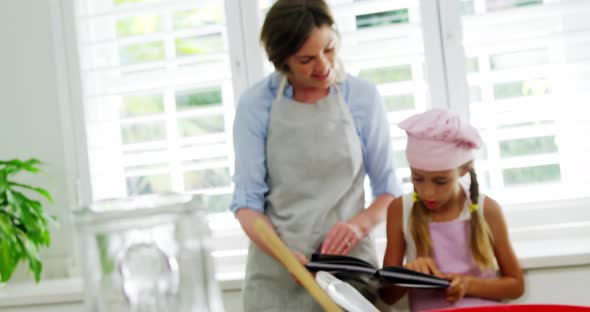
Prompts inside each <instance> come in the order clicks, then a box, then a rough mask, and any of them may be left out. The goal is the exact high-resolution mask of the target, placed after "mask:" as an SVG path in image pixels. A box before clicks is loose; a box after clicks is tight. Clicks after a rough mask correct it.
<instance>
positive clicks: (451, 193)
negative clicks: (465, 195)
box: [411, 168, 464, 211]
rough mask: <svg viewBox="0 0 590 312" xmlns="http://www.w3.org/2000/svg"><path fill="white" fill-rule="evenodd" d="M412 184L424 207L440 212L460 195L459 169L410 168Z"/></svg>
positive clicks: (460, 173)
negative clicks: (427, 169)
mask: <svg viewBox="0 0 590 312" xmlns="http://www.w3.org/2000/svg"><path fill="white" fill-rule="evenodd" d="M411 172H412V183H413V184H414V188H415V189H416V192H417V193H418V196H419V197H420V200H422V202H423V203H424V205H425V206H426V207H427V208H428V209H430V210H432V211H442V210H445V209H446V207H447V206H446V205H447V204H448V203H449V202H452V200H453V199H455V198H456V196H457V195H459V194H460V192H461V188H460V186H459V178H460V177H461V175H462V174H464V173H462V172H460V169H452V170H445V171H424V170H419V169H414V168H411Z"/></svg>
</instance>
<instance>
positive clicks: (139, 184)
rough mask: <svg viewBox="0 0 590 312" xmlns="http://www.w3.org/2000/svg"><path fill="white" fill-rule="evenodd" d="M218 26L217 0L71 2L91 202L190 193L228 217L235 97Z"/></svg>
mask: <svg viewBox="0 0 590 312" xmlns="http://www.w3.org/2000/svg"><path fill="white" fill-rule="evenodd" d="M225 20H226V18H225V11H224V3H223V1H204V2H203V1H197V2H195V1H174V2H172V1H148V0H85V1H80V2H79V3H78V5H77V7H76V24H77V27H78V44H79V51H80V59H81V69H80V70H81V72H82V78H83V81H84V90H83V92H84V94H83V97H84V102H85V108H86V112H87V113H86V125H87V129H88V131H87V132H88V138H87V140H88V146H89V151H88V154H89V161H90V176H91V180H92V191H93V196H92V198H93V199H94V200H97V199H102V198H109V197H121V196H131V195H136V194H147V193H158V192H170V191H174V192H190V193H194V194H199V195H201V196H203V198H204V201H205V203H206V204H207V207H209V209H210V211H211V212H218V211H225V210H227V209H226V207H227V205H228V204H229V200H230V194H231V192H232V186H231V178H230V155H231V141H230V137H229V136H228V134H227V133H228V132H227V129H229V128H230V127H231V123H232V113H233V107H234V100H233V99H234V89H233V87H232V75H231V71H230V67H229V55H228V53H227V51H228V44H227V41H228V39H227V27H226V21H225ZM205 73H206V74H205Z"/></svg>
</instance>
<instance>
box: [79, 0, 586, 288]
mask: <svg viewBox="0 0 590 312" xmlns="http://www.w3.org/2000/svg"><path fill="white" fill-rule="evenodd" d="M273 2H274V1H272V0H258V1H252V2H249V1H248V2H244V1H237V0H235V1H234V0H212V1H196V2H195V1H190V0H81V1H76V2H75V3H76V7H75V25H76V29H77V34H78V40H77V45H78V52H79V55H80V65H81V66H80V68H79V70H80V72H81V74H82V78H83V96H82V97H83V102H84V107H85V112H86V114H85V125H86V128H87V138H86V140H87V142H88V144H87V145H88V155H89V167H90V170H89V171H90V172H89V176H90V179H91V182H92V193H93V194H92V199H93V200H97V199H102V198H108V197H121V196H130V195H135V194H146V193H156V192H167V191H176V192H189V193H192V194H198V195H201V196H202V197H203V198H204V202H205V204H206V206H207V208H208V209H209V212H210V214H209V218H210V225H211V227H212V228H213V230H214V231H213V232H214V233H213V234H214V239H215V252H214V257H215V259H216V261H217V269H218V276H219V277H220V278H222V279H227V278H235V277H240V276H241V275H242V274H243V270H244V263H245V257H246V253H247V244H248V241H247V238H246V237H245V235H244V234H243V232H242V230H241V229H240V228H239V226H238V224H237V222H236V221H235V219H234V218H233V216H231V214H230V213H229V212H228V211H227V209H228V207H229V203H230V200H231V193H232V189H233V185H232V182H231V175H232V173H233V172H232V171H233V168H232V166H233V160H232V157H233V156H232V150H231V131H230V130H231V126H232V122H233V112H234V107H235V99H236V98H237V95H238V94H240V93H241V92H242V91H243V90H244V89H245V88H246V87H248V86H249V85H251V84H253V83H254V82H255V81H257V80H258V79H261V78H262V77H263V76H264V75H265V74H266V73H269V72H270V71H272V70H273V69H272V65H271V64H270V63H269V62H265V61H264V60H265V59H266V58H265V56H264V54H263V50H262V48H260V47H259V45H258V37H257V34H258V33H259V30H260V27H261V24H262V20H263V17H264V15H265V13H266V11H267V10H268V8H269V7H270V5H271V4H272V3H273ZM328 3H329V4H330V6H331V8H332V11H333V13H334V17H335V19H336V23H337V27H338V30H339V31H340V33H341V35H342V49H341V54H340V57H341V59H342V61H343V63H344V66H345V69H346V70H347V72H349V73H351V74H352V75H357V76H360V77H362V78H365V79H367V80H370V81H372V82H373V83H375V84H376V85H377V87H378V89H379V91H380V93H381V95H382V96H383V98H384V103H385V106H386V110H387V112H388V113H387V114H388V119H389V121H390V123H391V139H392V140H393V145H394V148H395V154H394V161H395V163H396V166H397V171H398V176H399V177H400V178H401V179H402V180H403V182H404V189H405V190H406V191H409V190H410V189H411V184H410V180H409V169H408V168H407V167H408V164H407V161H406V159H405V151H404V150H403V148H404V147H405V144H406V136H405V133H404V132H403V131H401V130H400V129H399V128H398V127H397V123H398V122H399V121H401V120H402V119H404V118H406V117H408V116H409V115H411V114H414V113H416V112H421V111H424V110H426V109H428V108H430V107H434V106H439V107H440V106H448V107H451V108H452V109H454V110H457V111H459V112H461V113H462V114H464V115H465V117H468V118H470V119H471V121H472V122H473V124H474V125H476V126H478V127H479V128H480V130H481V133H482V136H483V138H484V146H483V147H482V148H481V149H480V150H479V152H478V156H477V158H478V160H477V162H476V166H477V170H478V176H479V180H480V184H481V185H482V187H483V188H484V189H485V190H486V192H487V193H491V195H492V196H494V197H495V198H496V199H498V201H499V202H501V203H502V204H503V205H504V206H505V208H506V209H507V211H508V212H511V211H513V210H516V209H517V208H515V207H517V206H518V205H519V204H528V206H527V207H529V208H530V207H532V208H530V209H538V210H535V211H540V210H541V209H540V208H538V207H541V206H540V205H542V203H543V202H544V201H548V200H560V201H570V200H576V199H578V200H581V201H583V202H584V203H587V202H588V195H587V194H588V192H587V188H588V186H590V178H589V177H588V174H587V172H588V169H589V166H588V165H587V161H586V160H587V159H588V158H589V156H590V143H588V142H586V141H584V140H583V139H580V133H586V132H590V117H589V116H590V112H589V110H590V108H588V107H589V106H588V105H587V104H588V103H590V101H588V100H589V99H590V91H589V90H588V88H587V86H588V85H589V82H590V66H589V65H590V20H589V19H588V18H585V17H587V16H590V5H589V4H588V3H587V1H584V0H450V1H447V0H436V1H420V0H400V1H389V0H328ZM423 20H424V21H428V22H427V23H422V21H423ZM457 38H459V39H460V40H456V39H457ZM230 46H233V48H231V49H230ZM243 64H246V66H243ZM367 194H370V192H367ZM543 211H549V212H553V214H555V209H553V210H551V209H545V210H543ZM566 214H567V218H566V217H560V218H558V219H555V218H552V217H551V216H549V215H548V216H545V217H543V218H540V219H542V220H551V222H572V221H575V220H576V218H577V217H578V216H579V215H580V214H576V213H575V211H573V210H572V211H569V212H567V213H566ZM508 221H509V222H510V221H511V219H510V218H508ZM530 222H534V221H530ZM523 224H524V223H522V224H521V223H518V222H516V223H515V222H512V224H510V225H511V226H522V225H523ZM529 224H532V223H529ZM533 225H535V224H533ZM383 243H384V239H383V238H381V241H380V242H378V245H379V244H380V246H381V247H382V246H383Z"/></svg>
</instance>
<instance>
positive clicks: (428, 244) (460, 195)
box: [382, 109, 524, 311]
mask: <svg viewBox="0 0 590 312" xmlns="http://www.w3.org/2000/svg"><path fill="white" fill-rule="evenodd" d="M399 127H400V128H402V129H404V130H406V132H407V134H408V144H407V148H406V155H407V158H408V163H409V165H410V169H411V175H412V183H413V184H414V192H413V193H411V194H407V195H405V196H403V197H399V198H397V199H396V200H395V201H394V202H393V203H392V204H391V205H390V207H389V211H388V216H387V249H386V251H385V258H384V263H383V266H389V265H396V266H401V265H402V263H403V259H404V256H405V258H406V265H405V266H406V267H407V268H409V269H412V270H416V271H419V272H423V273H428V274H434V275H436V276H440V277H444V278H447V279H449V280H450V281H451V286H450V287H449V288H448V289H446V290H428V289H410V290H407V291H408V294H409V303H410V309H411V310H412V311H424V310H431V309H445V308H452V307H461V306H475V305H492V304H499V303H500V300H502V299H513V298H518V297H520V296H521V295H522V293H523V291H524V282H523V277H522V272H521V269H520V266H519V264H518V260H517V259H516V256H515V254H514V251H513V250H512V247H511V245H510V241H509V239H508V231H507V228H506V223H505V222H504V217H503V216H502V212H501V209H500V206H499V205H498V203H497V202H496V201H494V200H493V199H492V198H490V197H487V196H485V195H484V194H481V193H480V192H479V188H478V182H477V177H476V175H475V171H474V170H473V153H472V151H473V150H474V149H476V148H478V147H479V146H480V144H481V138H480V136H479V134H478V133H477V130H476V129H475V128H474V127H472V126H471V125H469V124H467V123H464V122H463V121H461V120H460V118H459V117H458V116H456V115H453V114H451V113H449V112H448V111H447V110H443V109H433V110H430V111H428V112H425V113H422V114H418V115H414V116H412V117H410V118H408V119H406V120H404V121H403V122H401V123H400V124H399ZM467 173H468V174H469V176H470V178H471V183H470V184H469V186H465V185H463V184H462V183H461V182H460V178H461V177H462V176H464V175H465V174H467ZM405 293H406V289H403V288H399V287H393V286H392V287H390V288H388V289H384V290H383V291H382V296H383V299H384V300H385V301H386V302H388V303H390V304H391V303H394V302H396V301H397V300H398V299H399V298H401V297H402V296H403V295H404V294H405Z"/></svg>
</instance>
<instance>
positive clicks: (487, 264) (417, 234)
mask: <svg viewBox="0 0 590 312" xmlns="http://www.w3.org/2000/svg"><path fill="white" fill-rule="evenodd" d="M465 166H470V167H471V163H468V164H466V165H464V166H462V167H465ZM469 176H470V178H471V185H470V187H469V197H470V199H471V202H472V203H473V204H477V203H478V200H479V183H478V182H477V175H476V174H475V170H474V169H473V167H471V168H470V169H469ZM414 192H415V190H414ZM479 209H482V207H478V209H476V210H472V211H471V237H470V239H469V241H470V248H471V255H472V256H473V259H474V260H475V263H477V265H478V266H479V267H480V268H494V267H495V265H496V264H495V258H494V250H493V244H494V242H493V236H492V233H491V230H490V227H489V225H488V223H487V222H486V220H485V218H484V217H483V215H482V214H481V213H480V212H479V211H478V210H479ZM429 222H430V220H429V211H428V209H427V208H426V207H425V206H424V203H422V201H421V200H416V201H415V202H414V206H413V207H412V212H411V214H410V220H409V230H410V234H411V235H412V238H413V239H414V242H415V244H416V256H418V257H429V256H431V253H432V238H431V237H430V230H429V227H428V223H429Z"/></svg>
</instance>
